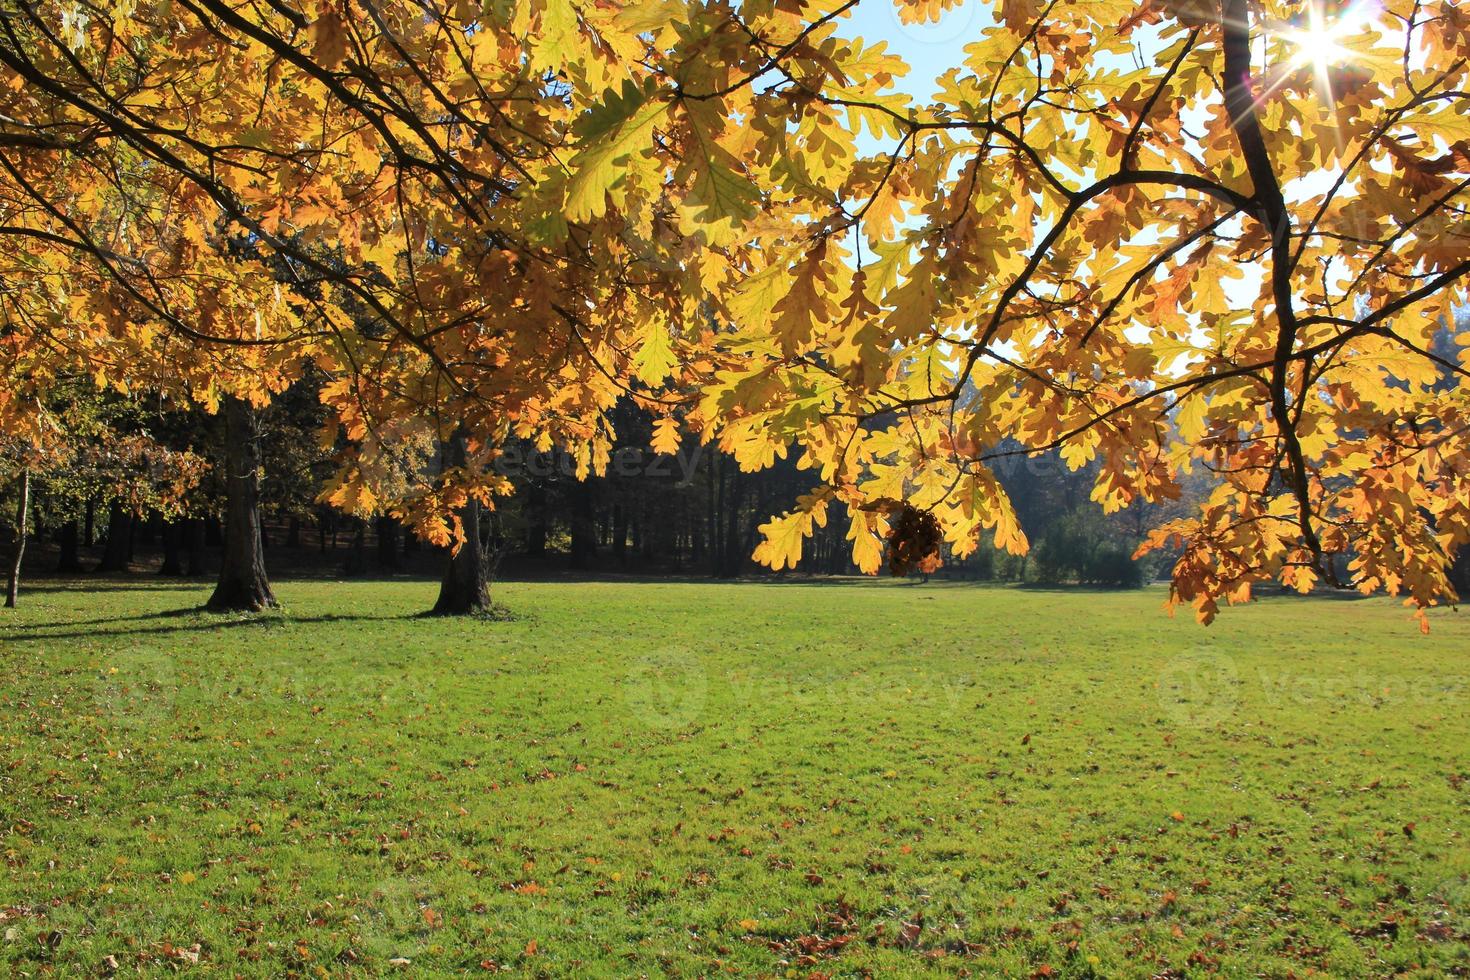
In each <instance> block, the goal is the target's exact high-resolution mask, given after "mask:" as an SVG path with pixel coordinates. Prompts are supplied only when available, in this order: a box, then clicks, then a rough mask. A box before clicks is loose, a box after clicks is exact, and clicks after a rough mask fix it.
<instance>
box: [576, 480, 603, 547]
mask: <svg viewBox="0 0 1470 980" xmlns="http://www.w3.org/2000/svg"><path fill="white" fill-rule="evenodd" d="M596 555H597V497H596V494H595V489H594V487H593V484H592V477H590V476H589V477H588V478H587V479H585V480H579V481H578V482H577V484H576V486H575V487H573V488H572V544H571V559H572V567H573V568H591V567H592V560H593V558H594V557H595V556H596Z"/></svg>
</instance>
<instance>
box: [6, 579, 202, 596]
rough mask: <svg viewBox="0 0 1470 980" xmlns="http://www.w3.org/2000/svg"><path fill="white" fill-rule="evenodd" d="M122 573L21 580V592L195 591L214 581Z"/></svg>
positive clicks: (44, 593) (32, 593)
mask: <svg viewBox="0 0 1470 980" xmlns="http://www.w3.org/2000/svg"><path fill="white" fill-rule="evenodd" d="M121 576H122V573H107V574H106V575H105V576H103V575H99V577H98V578H95V579H93V578H78V579H70V578H69V579H32V580H31V581H29V582H22V583H21V596H22V598H24V597H25V596H27V595H52V594H63V593H71V592H153V591H164V592H193V591H197V590H199V589H207V588H209V587H211V586H212V585H214V580H213V579H203V578H195V579H176V578H161V579H147V578H123V577H121Z"/></svg>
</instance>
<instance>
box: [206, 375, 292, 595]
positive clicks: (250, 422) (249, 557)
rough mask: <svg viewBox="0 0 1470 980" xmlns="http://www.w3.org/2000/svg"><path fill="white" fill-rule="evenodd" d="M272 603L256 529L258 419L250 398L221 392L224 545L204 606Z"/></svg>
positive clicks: (258, 474) (258, 500)
mask: <svg viewBox="0 0 1470 980" xmlns="http://www.w3.org/2000/svg"><path fill="white" fill-rule="evenodd" d="M274 605H276V597H275V594H274V593H272V592H271V583H270V579H269V578H268V577H267V576H266V573H265V549H264V546H263V544H262V541H261V535H260V423H259V419H258V418H257V417H256V413H255V409H254V408H253V407H252V406H251V405H250V403H249V402H246V401H243V400H241V399H238V398H234V397H226V399H225V548H224V555H223V557H222V559H221V561H220V571H219V583H218V584H217V585H216V586H215V588H214V594H213V595H212V596H210V597H209V608H210V609H212V610H215V611H217V612H224V611H248V612H258V611H259V610H261V609H267V608H270V607H272V606H274Z"/></svg>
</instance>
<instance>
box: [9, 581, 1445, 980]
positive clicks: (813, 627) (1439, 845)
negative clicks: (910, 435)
mask: <svg viewBox="0 0 1470 980" xmlns="http://www.w3.org/2000/svg"><path fill="white" fill-rule="evenodd" d="M93 587H95V588H96V589H98V590H99V591H90V589H91V588H93ZM277 592H278V595H279V596H280V597H281V599H282V600H283V601H284V602H285V603H286V604H287V610H286V612H285V613H284V614H282V615H270V616H266V617H262V618H260V619H258V620H248V619H243V618H231V617H218V616H211V615H206V614H202V613H198V612H195V611H193V607H196V606H198V605H199V604H200V603H201V602H202V601H203V600H204V598H205V596H206V595H207V590H205V589H202V588H193V587H181V586H157V585H154V584H152V583H140V584H138V585H136V586H134V585H130V584H127V583H125V582H116V581H105V582H98V583H94V585H87V584H84V583H76V584H74V585H71V584H62V585H58V584H50V585H48V584H45V583H42V584H41V585H40V586H39V587H38V588H36V589H33V590H31V591H30V592H29V593H28V594H26V595H25V596H24V597H23V607H22V608H21V609H20V610H19V611H16V612H7V613H6V614H5V615H4V618H3V619H0V638H3V647H0V856H3V858H4V868H3V874H0V936H3V941H0V971H9V972H16V973H22V974H31V975H39V974H47V973H53V974H57V975H66V976H76V975H84V974H93V975H96V974H98V973H101V972H103V971H105V970H108V969H110V968H111V965H112V964H113V963H115V964H117V967H118V972H119V974H121V975H129V974H133V973H135V972H137V971H142V972H151V973H163V972H168V971H172V970H178V969H183V970H185V971H193V970H204V971H209V972H217V973H221V974H227V975H228V974H242V975H248V976H281V975H287V974H297V975H302V976H309V975H321V976H326V975H329V974H330V975H342V974H354V975H373V974H378V973H393V972H395V971H400V970H401V971H403V972H405V973H408V974H412V975H434V974H443V973H479V972H484V971H489V970H497V969H498V970H505V971H511V972H518V973H523V974H533V975H547V976H568V975H577V976H629V975H648V976H662V975H678V976H695V975H715V974H720V973H728V974H757V975H789V976H802V977H806V976H813V975H816V976H860V975H864V974H869V973H871V974H873V975H879V976H895V975H914V974H928V973H939V974H956V975H963V974H966V973H969V974H970V975H974V976H989V975H997V974H1009V975H1013V976H1067V977H1090V976H1153V975H1163V976H1186V975H1187V976H1195V975H1200V974H1206V973H1209V972H1212V971H1218V972H1219V973H1221V974H1223V975H1227V976H1241V975H1247V974H1248V975H1257V974H1258V975H1261V976H1271V977H1289V976H1297V977H1301V976H1305V975H1308V974H1311V973H1312V972H1313V971H1317V972H1325V973H1327V974H1329V975H1332V976H1389V975H1395V974H1404V975H1416V976H1426V977H1429V976H1444V975H1465V974H1466V973H1467V971H1470V837H1467V835H1470V711H1467V710H1466V709H1467V705H1470V620H1467V617H1466V616H1465V615H1457V614H1455V613H1452V612H1448V611H1445V612H1441V613H1438V614H1436V615H1434V616H1432V617H1431V621H1432V623H1433V627H1434V628H1433V631H1432V633H1431V634H1430V635H1428V636H1421V635H1420V634H1419V632H1418V630H1417V628H1416V627H1415V625H1414V623H1413V622H1412V621H1411V620H1410V619H1409V617H1408V614H1407V612H1406V611H1405V610H1404V609H1403V608H1402V607H1401V606H1398V605H1397V604H1395V603H1392V602H1389V601H1386V600H1385V601H1380V600H1369V601H1348V600H1334V599H1317V600H1295V599H1285V598H1282V599H1267V600H1264V601H1261V602H1259V603H1256V604H1254V605H1252V606H1250V607H1247V608H1240V609H1234V610H1227V611H1226V612H1224V613H1223V614H1222V615H1221V618H1220V620H1219V621H1218V622H1217V623H1216V624H1215V625H1214V626H1212V627H1209V628H1202V627H1198V626H1196V625H1195V624H1194V623H1193V621H1192V619H1190V618H1189V617H1187V616H1181V617H1180V618H1179V619H1175V620H1171V619H1169V618H1167V616H1166V615H1165V614H1164V613H1163V612H1162V610H1161V608H1160V604H1161V600H1162V598H1163V594H1162V592H1160V591H1158V590H1149V591H1145V592H1141V593H1128V594H1108V593H1097V592H1081V591H1075V592H1073V591H1058V592H1043V591H1033V590H1019V589H1005V588H985V587H975V586H963V585H944V584H932V585H927V586H917V585H907V584H890V583H883V582H874V583H856V584H810V585H806V584H764V585H763V584H731V585H713V584H686V583H673V584H653V583H636V582H609V583H575V584H574V583H566V584H518V583H511V584H505V585H502V586H500V587H499V588H498V591H497V599H498V600H499V601H500V602H501V603H503V604H504V606H505V607H506V608H507V610H508V612H509V614H510V616H511V618H510V619H508V620H506V621H498V622H496V621H450V620H432V619H421V618H417V617H416V614H417V613H418V612H419V611H420V610H422V609H424V608H426V607H427V606H429V605H430V604H431V602H432V597H433V592H434V587H433V586H431V585H428V584H424V583H413V582H388V583H360V584H341V583H328V582H284V583H278V589H277ZM181 610H185V611H182V612H181ZM107 957H112V960H110V961H109V960H107ZM404 960H406V961H408V963H407V964H406V965H405V964H404V963H403V961H404Z"/></svg>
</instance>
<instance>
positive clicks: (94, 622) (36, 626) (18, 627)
mask: <svg viewBox="0 0 1470 980" xmlns="http://www.w3.org/2000/svg"><path fill="white" fill-rule="evenodd" d="M418 615H419V614H418V613H416V612H410V613H387V614H384V615H380V616H360V615H341V614H337V613H323V614H322V615H319V616H291V615H289V614H285V613H281V612H266V613H249V614H242V613H220V612H213V611H211V610H209V609H207V608H205V607H204V606H189V607H187V608H184V609H165V610H163V611H161V612H153V613H134V614H133V615H130V616H106V617H102V618H98V619H66V620H60V621H57V622H49V623H13V624H7V625H6V627H5V630H4V633H5V635H6V638H7V640H9V641H10V642H12V643H23V642H27V641H32V642H36V641H42V640H75V639H86V638H93V639H95V638H97V637H98V636H99V635H105V636H119V637H122V636H148V635H161V634H168V633H210V632H213V631H215V630H224V629H239V628H241V627H245V628H253V629H272V628H276V627H283V626H295V625H298V624H300V625H311V624H316V623H356V622H364V623H386V622H394V621H406V620H410V619H414V618H416V617H417V616H418ZM186 618H187V619H188V620H189V621H188V622H179V623H174V624H168V625H158V626H149V625H140V626H139V628H137V629H109V630H106V631H103V632H101V633H99V631H98V630H95V629H77V628H76V627H85V626H107V625H109V624H113V623H139V624H147V623H149V622H151V621H167V620H184V619H186ZM50 631H55V632H50Z"/></svg>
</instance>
